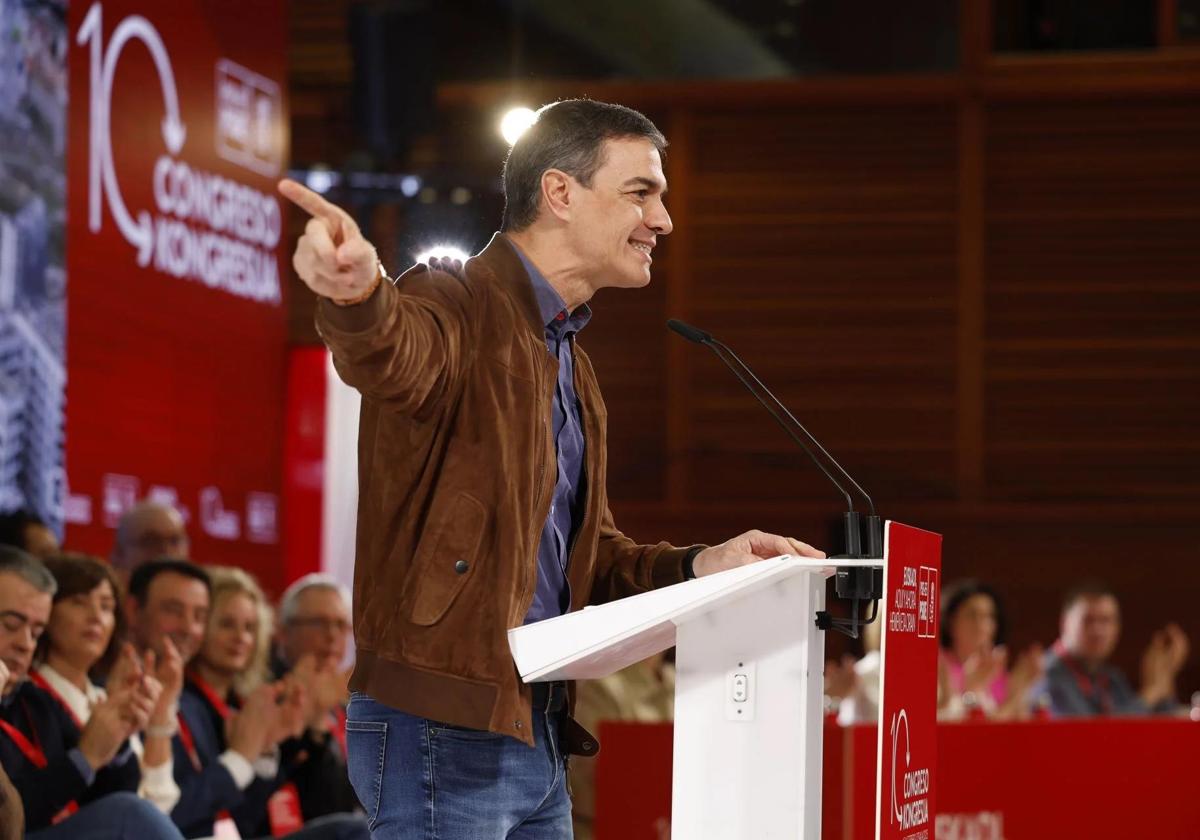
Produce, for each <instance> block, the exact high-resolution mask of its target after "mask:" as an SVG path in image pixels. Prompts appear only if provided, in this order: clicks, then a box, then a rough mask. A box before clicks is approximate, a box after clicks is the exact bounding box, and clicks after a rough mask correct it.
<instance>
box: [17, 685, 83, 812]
mask: <svg viewBox="0 0 1200 840" xmlns="http://www.w3.org/2000/svg"><path fill="white" fill-rule="evenodd" d="M21 708H22V709H24V708H25V704H24V703H22V704H21ZM25 718H26V720H29V711H28V710H26V711H25ZM0 730H3V731H4V734H6V735H7V736H8V737H9V738H11V739H12V742H13V743H14V744H16V745H17V749H19V750H20V751H21V754H22V755H24V756H25V757H26V758H27V759H29V763H30V764H32V765H33V766H34V767H36V768H37V769H38V770H44V769H45V768H46V765H47V764H49V763H50V762H49V761H47V760H46V751H45V750H44V749H42V745H41V743H40V742H39V741H38V736H37V729H36V728H35V727H34V726H33V722H32V721H30V731H31V732H32V733H33V738H34V742H33V743H30V741H29V739H28V738H26V737H25V734H24V733H23V732H21V730H19V729H17V728H16V727H15V726H13V725H12V724H11V723H9V722H8V721H6V720H0ZM78 810H79V804H78V803H77V802H75V801H74V800H71V801H70V802H68V803H67V804H66V805H65V806H63V809H62V810H61V811H59V812H58V813H57V814H55V815H54V816H53V818H51V820H50V824H51V825H57V824H58V823H60V822H62V821H63V820H65V819H66V818H67V817H69V816H71V815H72V814H74V813H75V812H76V811H78Z"/></svg>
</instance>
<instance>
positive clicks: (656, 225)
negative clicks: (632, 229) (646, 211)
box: [646, 202, 675, 236]
mask: <svg viewBox="0 0 1200 840" xmlns="http://www.w3.org/2000/svg"><path fill="white" fill-rule="evenodd" d="M646 227H648V228H650V229H651V230H652V231H654V232H655V233H656V234H658V235H659V236H666V235H667V234H668V233H670V232H671V231H672V230H674V229H675V225H674V224H672V222H671V214H670V213H668V212H667V206H666V205H665V204H663V203H661V202H659V203H658V205H657V206H656V207H655V212H654V213H653V214H651V215H650V216H649V217H647V219H646Z"/></svg>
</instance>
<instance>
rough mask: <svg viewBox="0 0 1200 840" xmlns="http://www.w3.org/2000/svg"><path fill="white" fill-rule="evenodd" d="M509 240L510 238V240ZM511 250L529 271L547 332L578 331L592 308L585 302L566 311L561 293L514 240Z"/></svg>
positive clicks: (590, 313)
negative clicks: (570, 310)
mask: <svg viewBox="0 0 1200 840" xmlns="http://www.w3.org/2000/svg"><path fill="white" fill-rule="evenodd" d="M510 241H511V240H510ZM512 246H513V250H514V251H516V252H517V256H518V257H520V258H521V263H522V264H523V265H524V266H525V270H526V271H528V272H529V280H530V282H531V283H532V284H533V296H534V298H536V299H537V304H538V311H539V312H541V315H542V323H543V324H545V326H546V332H547V333H553V334H560V333H564V332H579V331H580V330H581V329H583V328H584V327H585V326H587V322H588V321H590V320H591V319H592V310H591V308H590V307H589V306H588V305H587V304H586V303H584V304H581V305H580V306H579V307H578V308H576V310H575V311H574V312H567V304H566V303H565V302H564V301H563V299H562V295H560V294H559V293H558V292H557V291H555V289H554V287H553V286H551V285H550V281H549V280H547V279H546V275H544V274H542V272H541V271H539V270H538V267H537V266H536V265H534V264H533V261H532V260H530V259H529V257H527V256H525V252H524V251H522V250H521V248H520V246H519V245H517V244H516V243H515V242H513V243H512Z"/></svg>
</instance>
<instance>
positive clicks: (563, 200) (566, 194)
mask: <svg viewBox="0 0 1200 840" xmlns="http://www.w3.org/2000/svg"><path fill="white" fill-rule="evenodd" d="M575 186H577V182H576V180H575V179H574V178H572V177H571V176H570V175H568V174H567V173H566V172H563V171H562V170H561V169H547V170H546V171H545V172H543V173H542V201H543V202H544V203H545V205H546V209H547V210H548V211H549V212H550V213H551V214H553V215H554V216H555V218H558V219H561V220H563V221H566V220H568V219H570V217H571V191H572V189H573V188H574V187H575Z"/></svg>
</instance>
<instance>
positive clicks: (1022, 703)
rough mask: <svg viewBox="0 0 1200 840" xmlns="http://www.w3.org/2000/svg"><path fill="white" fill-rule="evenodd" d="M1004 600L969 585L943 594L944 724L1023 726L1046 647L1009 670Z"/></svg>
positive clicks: (1031, 649)
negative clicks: (991, 722) (972, 721)
mask: <svg viewBox="0 0 1200 840" xmlns="http://www.w3.org/2000/svg"><path fill="white" fill-rule="evenodd" d="M1006 632H1007V627H1006V622H1005V616H1004V609H1003V605H1002V604H1001V601H1000V596H999V595H997V594H996V592H995V590H993V589H992V588H991V587H990V586H988V585H987V584H984V583H981V582H979V581H976V580H963V581H960V582H958V583H956V584H954V585H952V586H948V587H946V589H945V590H944V591H943V592H942V615H941V646H942V653H941V662H940V665H939V669H940V674H939V684H940V688H939V699H938V719H939V720H968V719H992V720H1023V719H1027V718H1029V717H1031V716H1032V712H1033V701H1032V692H1031V689H1032V688H1033V686H1034V684H1035V683H1037V681H1038V679H1039V678H1040V677H1041V675H1042V656H1043V651H1042V648H1041V646H1040V645H1036V644H1035V645H1031V646H1030V647H1029V648H1027V649H1026V650H1024V651H1023V652H1022V653H1021V654H1020V655H1019V656H1018V657H1017V658H1016V661H1015V662H1014V663H1013V666H1012V669H1011V670H1010V669H1009V668H1008V649H1007V648H1006V647H1005V641H1006Z"/></svg>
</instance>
